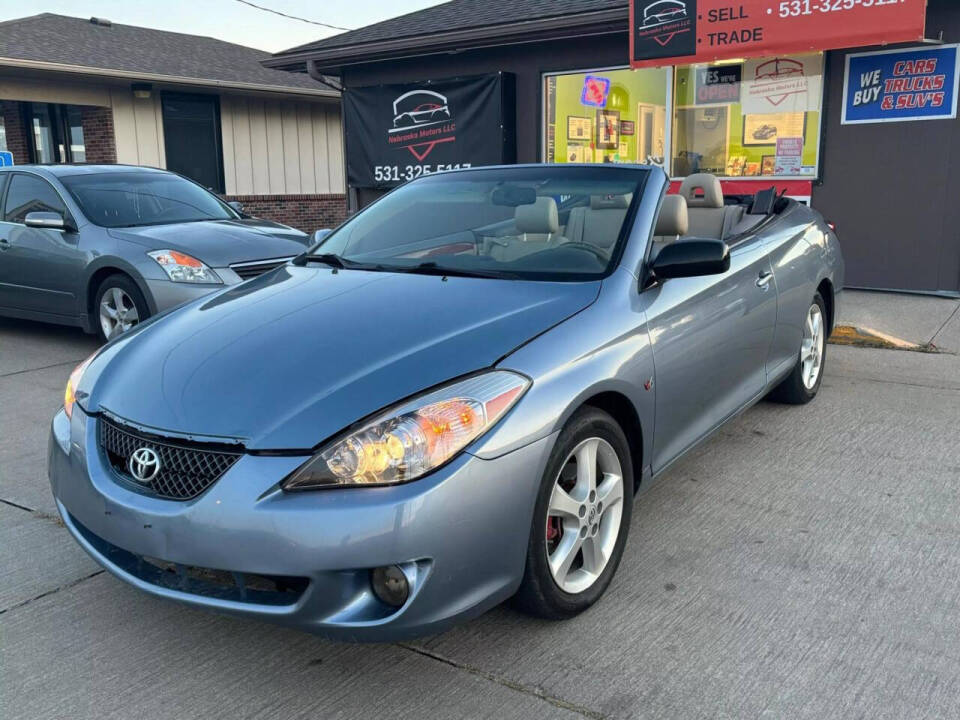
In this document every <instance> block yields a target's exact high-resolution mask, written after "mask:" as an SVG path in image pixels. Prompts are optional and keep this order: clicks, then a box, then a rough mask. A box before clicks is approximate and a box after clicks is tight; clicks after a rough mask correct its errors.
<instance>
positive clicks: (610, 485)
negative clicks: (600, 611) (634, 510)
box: [547, 437, 624, 594]
mask: <svg viewBox="0 0 960 720" xmlns="http://www.w3.org/2000/svg"><path fill="white" fill-rule="evenodd" d="M623 495H624V493H623V470H622V469H621V466H620V459H619V458H618V457H617V453H616V451H615V450H614V449H613V446H612V445H610V443H608V442H607V441H606V440H603V439H602V438H598V437H593V438H588V439H587V440H584V441H583V442H581V443H580V444H579V445H577V446H576V447H575V448H574V449H573V451H572V452H571V453H570V455H569V456H567V459H566V460H565V461H564V463H563V465H562V466H561V468H560V473H559V475H558V476H557V479H556V481H555V482H554V486H553V491H552V492H551V495H550V502H549V505H548V507H547V564H548V565H549V567H550V574H551V575H552V576H553V579H554V581H555V582H556V583H557V586H558V587H559V588H560V589H561V590H563V591H564V592H567V593H571V594H576V593H581V592H583V591H585V590H587V589H588V588H590V587H591V586H592V585H593V584H594V583H595V582H596V581H597V580H598V579H599V578H600V575H601V574H602V573H603V570H604V568H605V567H606V566H607V563H608V562H609V561H610V558H611V557H612V556H613V551H614V547H615V546H616V544H617V537H618V536H619V534H620V518H621V515H622V514H623Z"/></svg>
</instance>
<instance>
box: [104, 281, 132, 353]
mask: <svg viewBox="0 0 960 720" xmlns="http://www.w3.org/2000/svg"><path fill="white" fill-rule="evenodd" d="M138 322H140V313H138V312H137V306H136V305H134V304H133V300H131V299H130V296H129V295H127V294H126V293H125V292H124V291H123V290H121V289H120V288H117V287H115V288H110V291H109V292H108V293H106V294H105V295H104V296H103V299H102V300H100V328H101V329H102V330H103V334H104V337H106V338H107V340H111V339H113V338H114V337H116V336H117V335H119V334H120V333H124V332H126V331H127V330H129V329H130V328H132V327H133V326H134V325H136V324H137V323H138Z"/></svg>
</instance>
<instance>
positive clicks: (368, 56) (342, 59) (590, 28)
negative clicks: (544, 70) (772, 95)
mask: <svg viewBox="0 0 960 720" xmlns="http://www.w3.org/2000/svg"><path fill="white" fill-rule="evenodd" d="M628 17H629V15H628V10H627V8H625V7H620V8H611V9H606V10H597V11H591V12H585V13H577V14H576V15H567V16H561V17H551V18H537V19H533V20H524V21H521V22H514V23H508V24H503V25H487V26H484V27H479V28H467V29H463V30H448V31H444V32H439V33H431V34H429V35H410V36H406V37H400V38H395V39H393V40H379V41H373V42H365V43H357V44H354V45H342V46H335V47H329V48H311V47H310V46H302V47H300V48H294V49H293V50H288V51H284V52H281V53H277V54H275V55H274V56H273V57H270V58H267V59H266V60H262V61H261V64H262V65H263V66H264V67H268V68H273V69H277V70H291V71H297V70H303V69H305V68H306V65H307V61H312V62H313V64H314V66H315V67H316V68H317V70H319V71H323V72H328V73H334V74H336V73H337V72H338V71H339V69H340V68H342V67H344V66H347V65H355V64H358V63H363V62H379V61H383V60H389V59H397V58H400V57H413V56H417V55H430V54H436V53H443V52H458V51H463V50H473V49H478V48H484V47H496V46H501V45H513V44H519V43H528V42H544V41H549V40H559V39H566V38H571V37H579V36H587V35H597V34H609V33H618V32H619V33H626V32H627V30H628Z"/></svg>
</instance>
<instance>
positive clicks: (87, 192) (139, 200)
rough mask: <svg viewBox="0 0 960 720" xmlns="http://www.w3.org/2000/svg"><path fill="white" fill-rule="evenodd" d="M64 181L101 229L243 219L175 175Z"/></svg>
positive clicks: (114, 175)
mask: <svg viewBox="0 0 960 720" xmlns="http://www.w3.org/2000/svg"><path fill="white" fill-rule="evenodd" d="M61 182H63V184H64V185H65V186H66V188H67V190H68V191H69V192H70V194H71V195H72V196H73V199H74V200H76V201H77V204H78V205H79V206H80V209H81V210H82V211H83V214H84V215H85V216H86V217H87V219H88V220H90V222H92V223H94V224H96V225H100V226H102V227H110V228H116V227H137V226H140V225H166V224H170V223H180V222H197V221H200V220H232V219H235V218H236V217H238V216H237V214H236V213H235V212H234V211H233V210H231V209H230V207H229V206H228V205H227V204H226V203H224V202H222V201H221V200H220V199H219V198H217V196H216V195H214V194H213V193H210V192H208V191H206V190H204V189H203V188H202V187H200V186H199V185H196V184H194V183H192V182H190V181H189V180H185V179H184V178H182V177H180V176H179V175H173V174H170V173H155V172H129V173H126V172H110V173H96V174H91V175H69V176H66V177H62V178H61Z"/></svg>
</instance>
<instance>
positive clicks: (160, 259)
mask: <svg viewBox="0 0 960 720" xmlns="http://www.w3.org/2000/svg"><path fill="white" fill-rule="evenodd" d="M147 255H149V256H150V257H152V258H153V259H154V260H156V261H157V264H158V265H160V267H162V268H163V269H164V272H166V273H167V277H169V278H170V279H171V280H173V282H182V283H217V284H218V285H219V284H222V283H223V280H221V279H220V278H219V276H218V275H217V274H216V273H215V272H214V271H213V270H211V269H210V268H208V267H207V266H206V265H205V264H203V263H202V262H201V261H200V260H197V259H196V258H195V257H191V256H190V255H187V254H186V253H182V252H177V251H176V250H154V251H153V252H148V253H147Z"/></svg>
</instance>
